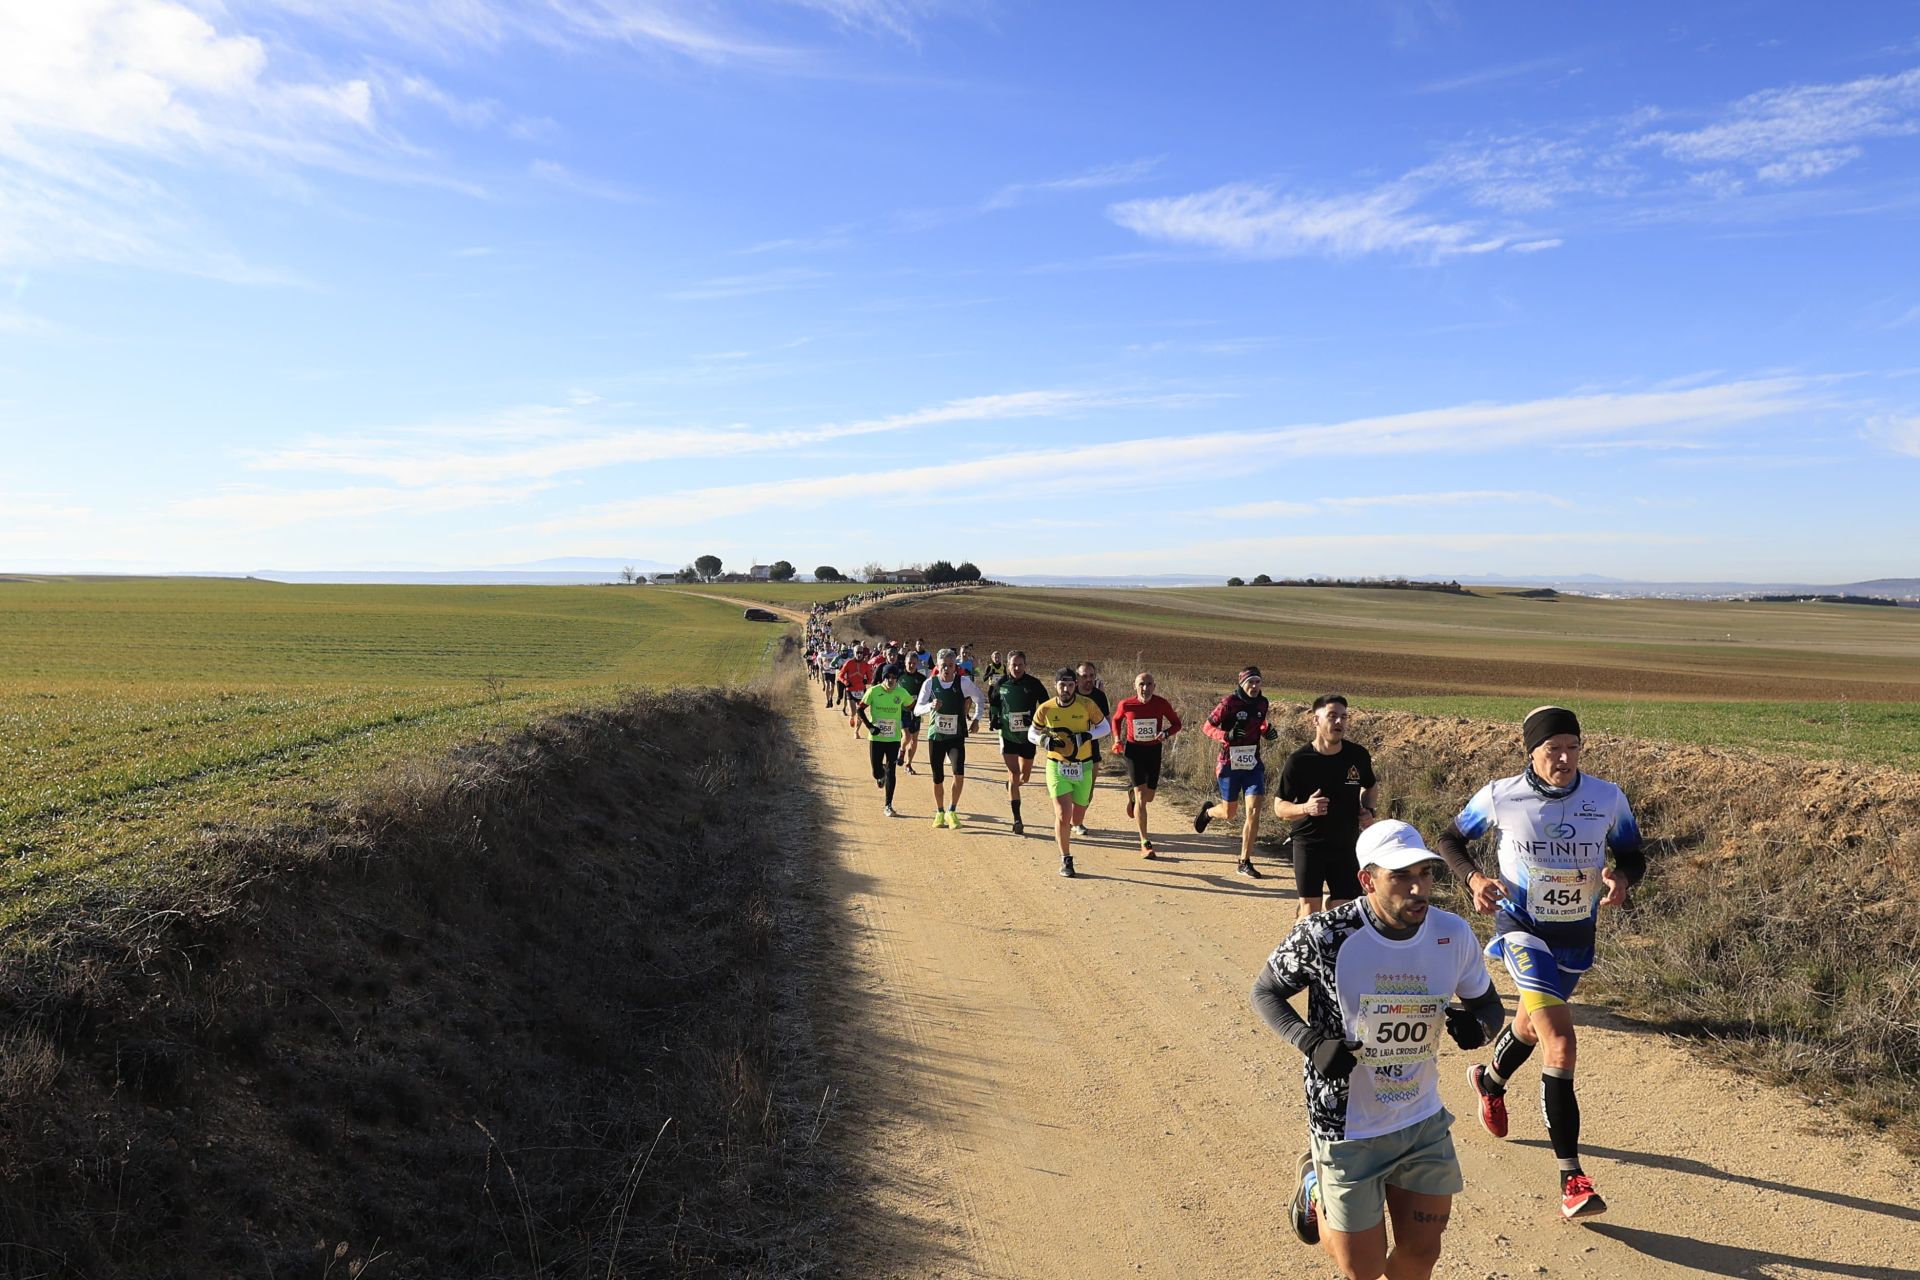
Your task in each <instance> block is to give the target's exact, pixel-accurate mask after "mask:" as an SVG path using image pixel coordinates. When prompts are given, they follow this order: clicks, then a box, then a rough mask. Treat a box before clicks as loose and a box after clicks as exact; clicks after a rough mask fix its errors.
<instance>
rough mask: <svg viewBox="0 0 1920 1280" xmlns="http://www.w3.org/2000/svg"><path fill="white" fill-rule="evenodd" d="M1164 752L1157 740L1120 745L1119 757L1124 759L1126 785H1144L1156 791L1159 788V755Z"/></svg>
mask: <svg viewBox="0 0 1920 1280" xmlns="http://www.w3.org/2000/svg"><path fill="white" fill-rule="evenodd" d="M1163 754H1164V752H1163V750H1162V748H1161V746H1160V744H1159V743H1157V742H1128V743H1123V744H1122V745H1121V747H1120V758H1121V759H1122V760H1124V761H1126V765H1127V785H1128V786H1129V787H1146V788H1147V789H1148V790H1151V791H1157V790H1159V788H1160V757H1161V756H1162V755H1163Z"/></svg>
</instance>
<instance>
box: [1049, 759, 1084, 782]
mask: <svg viewBox="0 0 1920 1280" xmlns="http://www.w3.org/2000/svg"><path fill="white" fill-rule="evenodd" d="M1055 763H1056V764H1057V765H1058V766H1059V769H1060V776H1061V777H1062V778H1064V779H1065V780H1066V781H1068V782H1078V781H1080V778H1081V776H1082V775H1083V774H1084V773H1085V772H1086V766H1085V765H1083V764H1081V763H1080V762H1079V761H1078V760H1059V761H1056V762H1055Z"/></svg>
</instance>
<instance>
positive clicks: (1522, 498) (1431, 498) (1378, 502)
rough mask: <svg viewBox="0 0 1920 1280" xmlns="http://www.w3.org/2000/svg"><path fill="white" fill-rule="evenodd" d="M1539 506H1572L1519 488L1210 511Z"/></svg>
mask: <svg viewBox="0 0 1920 1280" xmlns="http://www.w3.org/2000/svg"><path fill="white" fill-rule="evenodd" d="M1522 505H1540V506H1549V507H1561V508H1566V509H1571V508H1572V506H1573V503H1571V502H1569V501H1568V500H1567V499H1565V498H1562V497H1558V496H1556V495H1554V494H1551V493H1540V492H1537V491H1533V490H1522V489H1461V490H1453V491H1450V492H1445V493H1379V494H1366V495H1362V496H1359V497H1349V498H1314V499H1311V500H1310V501H1306V502H1248V503H1243V504H1241V505H1240V506H1237V507H1228V508H1226V509H1225V510H1221V511H1214V512H1210V513H1209V514H1210V515H1217V516H1220V517H1222V518H1224V519H1229V520H1258V519H1264V518H1267V517H1285V516H1323V515H1326V514H1327V513H1328V512H1333V511H1355V510H1363V509H1366V508H1369V507H1467V506H1471V507H1480V506H1486V507H1493V506H1522Z"/></svg>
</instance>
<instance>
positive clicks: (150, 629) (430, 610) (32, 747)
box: [0, 579, 783, 937]
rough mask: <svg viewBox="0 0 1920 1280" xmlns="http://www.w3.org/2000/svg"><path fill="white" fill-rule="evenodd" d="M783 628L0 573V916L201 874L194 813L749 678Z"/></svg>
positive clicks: (417, 591) (657, 607)
mask: <svg viewBox="0 0 1920 1280" xmlns="http://www.w3.org/2000/svg"><path fill="white" fill-rule="evenodd" d="M782 630H783V629H781V628H777V627H771V626H767V625H765V624H761V625H758V626H756V625H754V624H751V623H745V622H743V621H741V619H740V613H739V610H738V609H736V608H734V607H732V606H730V605H727V604H724V603H721V602H719V601H713V600H703V599H700V598H698V597H695V596H690V595H685V594H682V593H679V592H669V591H653V590H640V589H631V588H611V587H385V586H288V585H283V584H277V583H270V582H251V581H246V582H242V581H220V580H192V579H121V580H103V579H28V580H14V581H7V582H0V655H3V656H4V662H3V663H0V852H4V853H5V854H6V855H7V856H6V858H5V860H4V861H0V925H4V924H19V923H22V922H25V921H28V920H31V919H33V918H35V917H37V916H39V915H41V914H43V913H45V912H47V911H53V910H59V909H61V908H62V907H63V906H65V905H68V904H71V903H72V902H74V901H76V900H78V899H80V898H82V897H85V896H89V895H97V894H101V893H114V892H122V891H129V890H138V889H140V888H141V887H143V886H151V885H154V884H157V883H161V882H165V881H172V880H177V879H178V878H180V877H183V876H185V877H189V878H190V877H192V876H194V875H196V874H200V873H201V872H204V871H206V870H207V868H206V866H205V865H204V864H205V862H206V858H207V856H208V855H207V851H206V847H205V843H204V840H203V839H202V832H203V831H205V830H208V829H211V828H213V827H217V826H220V825H223V824H231V823H236V822H246V823H252V824H256V825H259V824H271V823H273V822H275V821H282V820H286V819H289V818H291V817H296V816H297V815H299V814H300V813H301V811H302V808H303V806H307V805H311V804H316V803H322V802H326V801H328V800H330V799H333V798H336V797H338V796H339V795H340V794H342V793H343V792H345V791H346V790H348V789H349V788H350V787H351V785H352V784H353V782H354V781H355V780H357V779H360V778H364V777H367V776H369V775H371V774H372V773H374V772H377V771H378V770H379V769H380V768H382V767H383V766H386V765H389V764H392V763H394V762H397V761H401V760H406V759H411V758H421V757H430V756H433V755H435V754H438V753H440V752H443V751H445V750H447V749H448V748H450V747H452V746H454V745H455V744H458V743H464V742H469V741H472V740H474V739H476V738H480V737H484V736H487V735H497V734H499V733H502V732H510V731H513V730H516V729H520V728H523V727H525V726H526V725H527V724H529V723H531V722H532V721H534V720H536V719H538V718H539V717H541V716H544V715H549V714H552V713H554V712H557V711H562V710H570V709H573V708H577V707H582V706H590V705H603V704H606V703H608V702H610V701H612V700H613V699H615V698H616V697H618V696H619V695H620V694H621V693H623V692H626V691H631V690H634V689H639V688H665V687H672V686H677V685H708V684H728V683H738V682H741V681H743V680H747V679H750V678H752V677H753V676H754V675H755V674H756V673H757V672H759V671H760V670H761V669H763V667H764V666H765V664H766V659H767V655H768V653H769V652H770V651H771V648H772V646H774V645H775V644H777V642H778V639H779V637H780V635H781V634H782ZM15 936H16V937H18V936H19V935H18V934H17V933H16V935H15Z"/></svg>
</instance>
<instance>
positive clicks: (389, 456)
mask: <svg viewBox="0 0 1920 1280" xmlns="http://www.w3.org/2000/svg"><path fill="white" fill-rule="evenodd" d="M593 403H594V402H592V401H586V402H581V401H575V404H576V406H577V407H579V408H590V407H592V404H593ZM1166 403H1169V400H1168V398H1167V397H1140V396H1127V395H1121V394H1117V393H1112V392H1096V391H1019V392H1011V393H1006V394H1000V395H985V396H971V397H968V398H965V399H960V400H950V401H948V402H946V403H945V404H940V405H935V406H932V407H930V408H925V409H915V410H912V411H909V412H905V413H897V414H891V415H888V416H885V417H880V418H866V419H859V420H856V421H852V422H841V423H826V424H823V425H820V426H813V427H802V428H796V429H790V430H770V431H754V430H749V429H747V428H743V427H731V428H717V429H716V428H709V427H674V428H642V429H636V430H626V431H606V430H595V429H593V428H592V427H590V426H586V425H584V424H582V423H581V421H580V420H579V418H578V417H577V416H575V415H574V414H573V412H572V411H571V410H569V409H563V408H557V407H551V406H533V407H530V408H524V409H518V410H512V411H509V412H508V413H505V414H503V415H500V416H499V417H498V418H496V419H493V420H490V421H487V422H482V423H459V424H446V425H440V426H434V427H429V428H413V429H410V430H407V431H404V432H399V433H394V434H390V435H387V436H378V437H361V438H346V439H327V440H316V441H313V442H310V443H308V444H305V445H301V446H297V447H294V448H288V449H281V450H276V451H274V452H271V453H264V454H258V455H254V456H252V457H251V458H249V460H248V465H249V466H250V467H252V468H253V469H254V470H259V471H310V472H332V473H335V474H341V475H356V476H366V477H377V478H379V479H383V480H387V481H391V482H392V483H394V484H398V485H407V486H433V485H455V484H462V485H483V484H498V483H502V482H506V481H509V480H514V479H522V478H542V479H545V478H550V477H553V476H557V475H563V474H567V473H570V472H577V471H590V470H595V469H598V468H600V467H610V466H621V465H631V464H635V463H645V462H663V461H669V460H676V459H681V460H683V459H691V458H731V457H743V456H746V455H749V454H757V453H770V452H777V451H782V450H792V449H799V448H804V447H806V446H809V445H816V444H824V443H827V442H829V441H834V440H845V439H853V438H857V437H861V436H868V435H882V434H886V433H890V432H898V431H912V430H917V429H920V428H924V427H933V426H941V425H945V424H949V423H959V422H992V421H1007V420H1015V419H1023V418H1048V417H1065V416H1069V415H1073V414H1077V413H1084V412H1087V411H1090V410H1093V409H1103V408H1113V407H1120V406H1135V405H1150V404H1166ZM483 437H484V438H492V439H496V440H500V441H502V442H505V443H508V444H523V445H527V447H521V448H507V449H500V450H494V451H487V452H480V451H475V450H473V449H471V448H467V449H449V448H447V447H446V445H445V441H446V440H447V439H449V438H452V439H456V440H461V441H465V442H470V441H472V440H474V439H476V438H483ZM528 442H532V443H531V444H528Z"/></svg>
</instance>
